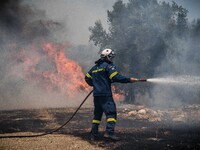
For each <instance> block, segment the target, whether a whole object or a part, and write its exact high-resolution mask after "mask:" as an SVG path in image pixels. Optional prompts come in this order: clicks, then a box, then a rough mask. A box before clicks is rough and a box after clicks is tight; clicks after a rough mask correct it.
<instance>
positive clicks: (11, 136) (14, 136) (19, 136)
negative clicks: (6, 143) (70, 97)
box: [0, 90, 93, 138]
mask: <svg viewBox="0 0 200 150" xmlns="http://www.w3.org/2000/svg"><path fill="white" fill-rule="evenodd" d="M92 92H93V90H92V91H90V93H89V94H88V95H87V96H86V97H85V98H84V100H83V101H82V103H81V104H80V105H79V107H78V108H77V109H76V111H75V112H74V113H73V114H72V116H71V117H70V118H69V119H68V120H67V121H66V122H65V123H64V124H63V125H61V126H60V127H58V128H56V129H54V130H52V131H49V132H45V133H41V134H35V135H10V136H0V138H30V137H39V136H45V135H48V134H52V133H54V132H56V131H58V130H60V129H61V128H63V127H64V126H65V125H67V124H68V123H69V122H70V121H71V120H72V119H73V118H74V116H75V115H76V113H77V112H78V111H79V109H80V108H81V106H82V105H83V104H84V103H85V101H86V100H87V99H88V97H89V96H90V95H91V94H92Z"/></svg>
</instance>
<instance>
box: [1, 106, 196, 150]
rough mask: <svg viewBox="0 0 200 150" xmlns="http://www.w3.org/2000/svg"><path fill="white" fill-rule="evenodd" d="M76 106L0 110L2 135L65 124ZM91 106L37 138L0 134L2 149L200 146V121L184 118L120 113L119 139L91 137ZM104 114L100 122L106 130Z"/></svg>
mask: <svg viewBox="0 0 200 150" xmlns="http://www.w3.org/2000/svg"><path fill="white" fill-rule="evenodd" d="M74 111H75V108H53V109H32V110H12V111H1V112H0V136H7V135H27V134H30V135H32V134H38V133H43V132H48V131H51V130H52V129H55V128H57V127H59V126H60V125H62V124H63V123H64V122H65V121H66V120H67V119H68V118H69V117H70V116H71V115H72V114H73V112H74ZM92 111H93V110H92V109H91V108H82V109H81V110H80V111H79V112H78V114H77V115H76V116H75V117H74V119H73V120H72V121H71V122H70V123H69V124H67V126H65V127H64V128H63V129H61V130H60V131H58V132H56V133H54V134H51V135H46V136H43V137H34V138H6V139H4V138H0V150H4V149H5V150H6V149H22V150H23V149H24V150H25V149H48V150H49V149H52V150H53V149H60V150H62V149H87V150H89V149H108V150H110V149H112V150H129V149H130V150H134V149H136V150H138V149H181V150H184V149H193V150H197V149H200V124H199V123H194V124H193V123H192V124H191V123H190V124H185V123H183V122H170V121H167V120H166V121H160V122H156V121H155V122H150V121H149V120H144V119H143V120H140V119H134V118H131V117H124V116H123V115H122V114H123V113H124V111H123V109H122V108H120V109H118V112H119V115H118V116H119V117H118V122H117V125H116V135H117V136H119V137H120V139H121V140H120V141H119V142H112V141H107V140H105V139H103V138H101V139H100V140H98V141H95V142H93V141H90V140H89V132H90V127H91V120H92ZM104 120H105V116H104V118H103V119H102V123H101V125H100V132H101V133H102V134H103V131H104V126H105V121H104Z"/></svg>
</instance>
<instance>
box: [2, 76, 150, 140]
mask: <svg viewBox="0 0 200 150" xmlns="http://www.w3.org/2000/svg"><path fill="white" fill-rule="evenodd" d="M136 82H147V79H144V78H142V79H138V80H137V81H136ZM92 92H93V90H92V91H90V92H89V93H88V95H87V96H86V97H85V98H84V100H83V101H82V103H81V104H80V105H79V107H78V108H77V109H76V111H75V112H74V113H73V114H72V116H71V117H70V118H69V119H68V120H67V121H66V122H65V123H64V124H62V125H61V126H60V127H58V128H56V129H54V130H52V131H49V132H45V133H41V134H35V135H10V136H0V139H1V138H30V137H39V136H45V135H48V134H52V133H54V132H56V131H58V130H60V129H61V128H63V127H64V126H66V125H67V124H68V123H69V122H70V121H71V120H72V119H73V118H74V116H75V115H76V114H77V112H78V111H79V109H80V108H81V106H82V105H83V104H84V103H85V101H86V100H87V99H88V97H89V96H90V95H91V94H92Z"/></svg>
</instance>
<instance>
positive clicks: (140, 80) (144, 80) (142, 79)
mask: <svg viewBox="0 0 200 150" xmlns="http://www.w3.org/2000/svg"><path fill="white" fill-rule="evenodd" d="M138 81H139V82H147V79H145V78H141V79H138Z"/></svg>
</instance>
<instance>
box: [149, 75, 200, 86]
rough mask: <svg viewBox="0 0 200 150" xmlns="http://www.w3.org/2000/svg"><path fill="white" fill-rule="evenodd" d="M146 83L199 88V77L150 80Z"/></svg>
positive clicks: (170, 77) (172, 77)
mask: <svg viewBox="0 0 200 150" xmlns="http://www.w3.org/2000/svg"><path fill="white" fill-rule="evenodd" d="M147 82H152V83H155V84H167V85H184V86H200V77H199V76H189V75H183V76H175V77H174V76H169V77H162V78H150V79H147Z"/></svg>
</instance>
